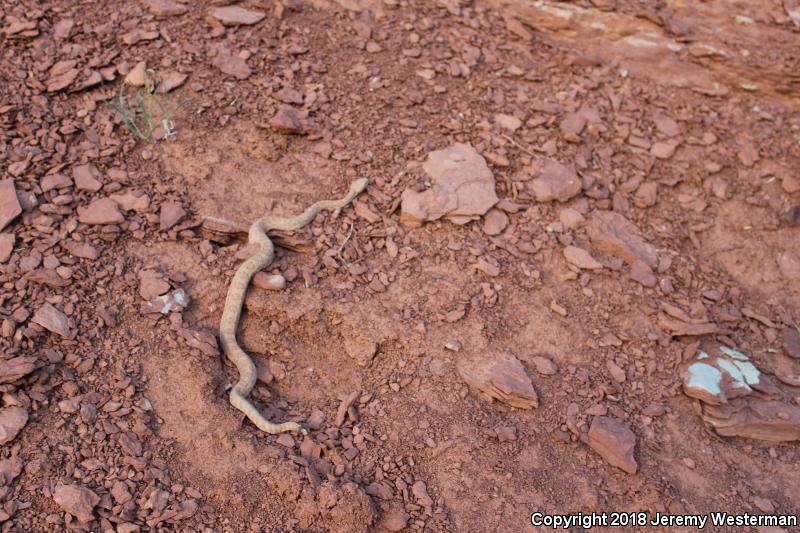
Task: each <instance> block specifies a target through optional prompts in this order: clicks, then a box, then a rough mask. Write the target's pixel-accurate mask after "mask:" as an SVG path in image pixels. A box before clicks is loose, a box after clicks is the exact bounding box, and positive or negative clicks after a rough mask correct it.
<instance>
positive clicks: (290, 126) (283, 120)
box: [269, 105, 305, 135]
mask: <svg viewBox="0 0 800 533" xmlns="http://www.w3.org/2000/svg"><path fill="white" fill-rule="evenodd" d="M269 127H270V128H271V129H272V130H273V131H275V132H277V133H283V134H287V135H302V134H304V133H305V125H304V124H303V117H301V116H300V113H299V112H298V111H297V109H295V108H294V107H292V106H288V105H282V106H280V107H279V108H278V111H276V112H275V115H273V117H272V118H271V119H270V120H269Z"/></svg>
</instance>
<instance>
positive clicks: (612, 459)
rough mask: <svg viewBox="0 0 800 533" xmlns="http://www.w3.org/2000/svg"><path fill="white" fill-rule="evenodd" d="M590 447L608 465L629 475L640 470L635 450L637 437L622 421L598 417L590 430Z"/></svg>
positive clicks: (593, 421)
mask: <svg viewBox="0 0 800 533" xmlns="http://www.w3.org/2000/svg"><path fill="white" fill-rule="evenodd" d="M589 446H590V447H591V448H592V449H593V450H594V451H596V452H597V453H598V454H599V455H600V456H601V457H602V458H603V459H605V460H606V462H607V463H609V464H611V465H613V466H616V467H618V468H621V469H622V470H624V471H625V472H628V473H629V474H635V473H636V470H637V469H638V465H637V464H636V459H634V457H633V450H634V447H635V446H636V435H635V434H634V433H633V431H631V430H630V428H629V427H628V426H627V425H626V424H625V423H624V422H622V421H621V420H619V419H617V418H613V417H609V416H596V417H594V419H593V420H592V425H591V427H590V428H589Z"/></svg>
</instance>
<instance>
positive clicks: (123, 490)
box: [110, 480, 133, 504]
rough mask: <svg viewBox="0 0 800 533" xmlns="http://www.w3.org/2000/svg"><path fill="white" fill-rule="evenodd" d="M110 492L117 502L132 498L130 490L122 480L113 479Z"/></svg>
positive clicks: (123, 502) (122, 502) (125, 501)
mask: <svg viewBox="0 0 800 533" xmlns="http://www.w3.org/2000/svg"><path fill="white" fill-rule="evenodd" d="M110 492H111V497H112V498H114V501H115V502H117V503H119V504H125V503H128V502H129V501H131V500H132V499H133V496H132V495H131V492H130V490H128V485H127V484H126V483H125V482H124V481H119V480H117V481H115V482H114V485H112V487H111V491H110Z"/></svg>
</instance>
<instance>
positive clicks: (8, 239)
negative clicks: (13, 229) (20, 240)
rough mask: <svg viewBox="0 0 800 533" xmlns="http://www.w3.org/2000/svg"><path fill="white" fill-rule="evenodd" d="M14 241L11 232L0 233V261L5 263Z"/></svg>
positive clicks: (12, 248) (9, 255)
mask: <svg viewBox="0 0 800 533" xmlns="http://www.w3.org/2000/svg"><path fill="white" fill-rule="evenodd" d="M15 241H16V238H15V237H14V234H13V233H0V263H5V262H6V261H8V258H9V257H11V252H13V251H14V242H15Z"/></svg>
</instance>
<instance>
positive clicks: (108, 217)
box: [78, 198, 125, 224]
mask: <svg viewBox="0 0 800 533" xmlns="http://www.w3.org/2000/svg"><path fill="white" fill-rule="evenodd" d="M78 221H79V222H81V223H82V224H121V223H122V222H125V217H124V216H123V215H122V213H121V212H120V211H119V208H118V207H117V204H116V203H115V202H114V200H112V199H111V198H100V199H97V200H95V201H93V202H92V203H90V204H89V205H88V206H85V207H78Z"/></svg>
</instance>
